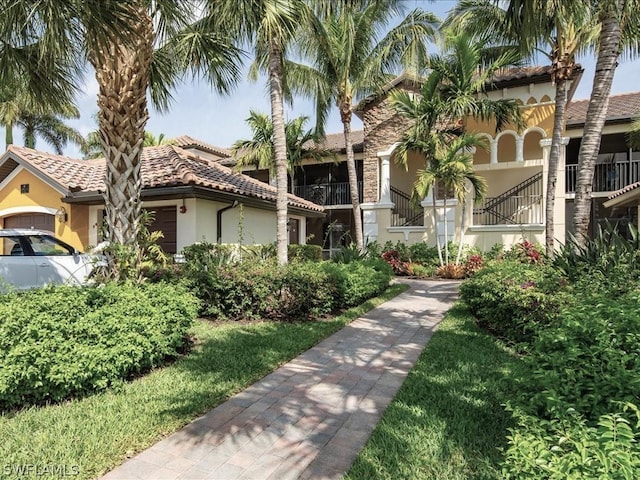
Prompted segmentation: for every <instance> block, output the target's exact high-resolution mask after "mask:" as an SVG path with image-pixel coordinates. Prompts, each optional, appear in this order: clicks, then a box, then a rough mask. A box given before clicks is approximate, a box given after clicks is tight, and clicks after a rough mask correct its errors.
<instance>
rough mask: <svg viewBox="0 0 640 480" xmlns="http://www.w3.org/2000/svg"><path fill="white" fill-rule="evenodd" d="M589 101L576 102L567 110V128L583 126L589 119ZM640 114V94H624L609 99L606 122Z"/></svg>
mask: <svg viewBox="0 0 640 480" xmlns="http://www.w3.org/2000/svg"><path fill="white" fill-rule="evenodd" d="M588 108H589V99H588V98H587V99H584V100H576V101H574V102H571V103H570V104H569V107H568V108H567V126H568V127H569V126H580V125H583V124H584V122H585V119H586V118H587V109H588ZM639 113H640V92H633V93H623V94H620V95H611V96H610V97H609V108H608V109H607V117H606V121H608V122H611V121H615V120H628V119H630V118H633V117H635V116H637V115H638V114H639Z"/></svg>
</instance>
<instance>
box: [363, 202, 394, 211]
mask: <svg viewBox="0 0 640 480" xmlns="http://www.w3.org/2000/svg"><path fill="white" fill-rule="evenodd" d="M393 207H395V204H394V203H361V204H360V209H362V210H385V209H391V208H393Z"/></svg>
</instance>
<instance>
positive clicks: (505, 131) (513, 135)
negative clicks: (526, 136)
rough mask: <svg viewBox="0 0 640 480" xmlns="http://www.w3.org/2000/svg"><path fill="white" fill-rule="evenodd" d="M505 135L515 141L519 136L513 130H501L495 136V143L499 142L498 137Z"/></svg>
mask: <svg viewBox="0 0 640 480" xmlns="http://www.w3.org/2000/svg"><path fill="white" fill-rule="evenodd" d="M505 135H511V136H512V137H513V138H515V139H517V138H518V137H519V136H520V135H518V132H516V131H515V130H503V131H501V132H500V133H499V134H498V135H496V142H497V141H498V140H500V137H503V136H505Z"/></svg>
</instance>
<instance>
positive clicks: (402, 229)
mask: <svg viewBox="0 0 640 480" xmlns="http://www.w3.org/2000/svg"><path fill="white" fill-rule="evenodd" d="M426 231H427V228H426V227H423V226H415V227H387V232H389V233H402V234H404V241H405V242H408V241H409V234H411V233H424V232H426Z"/></svg>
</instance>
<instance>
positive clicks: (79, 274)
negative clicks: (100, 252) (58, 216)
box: [0, 229, 104, 291]
mask: <svg viewBox="0 0 640 480" xmlns="http://www.w3.org/2000/svg"><path fill="white" fill-rule="evenodd" d="M97 265H104V257H101V256H95V255H87V254H84V253H80V252H79V251H77V250H76V249H75V248H73V247H72V246H70V245H67V244H66V243H64V242H63V241H61V240H58V239H57V238H55V237H54V236H53V234H52V233H51V232H46V231H42V230H22V229H0V291H6V290H7V286H9V287H10V288H15V289H17V290H24V289H27V288H33V287H42V286H45V285H48V284H52V283H53V284H63V283H64V284H70V285H83V284H85V283H87V280H88V279H89V277H90V275H91V272H92V271H93V269H94V268H95V267H96V266H97Z"/></svg>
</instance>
